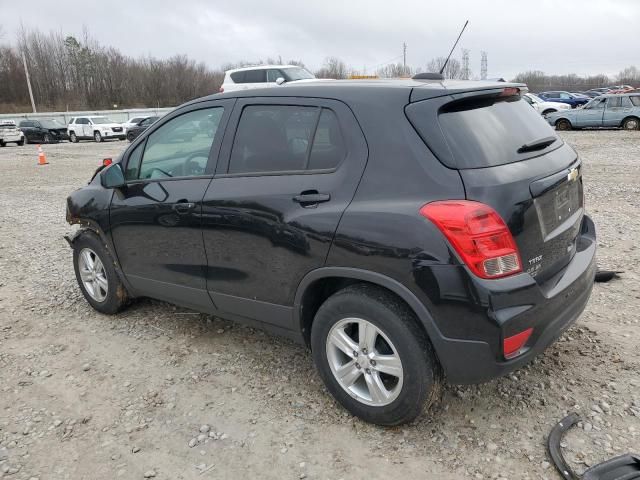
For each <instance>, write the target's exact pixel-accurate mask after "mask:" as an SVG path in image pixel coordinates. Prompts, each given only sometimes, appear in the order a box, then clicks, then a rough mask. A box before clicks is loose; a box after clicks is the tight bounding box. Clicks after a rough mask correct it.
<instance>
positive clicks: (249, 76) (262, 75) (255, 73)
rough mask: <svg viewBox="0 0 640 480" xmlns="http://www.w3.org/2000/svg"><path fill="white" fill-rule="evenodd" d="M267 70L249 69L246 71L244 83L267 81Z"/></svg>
mask: <svg viewBox="0 0 640 480" xmlns="http://www.w3.org/2000/svg"><path fill="white" fill-rule="evenodd" d="M266 73H267V71H266V70H265V69H264V68H262V69H259V70H247V71H245V72H244V83H264V82H266V81H267V80H266V77H267V75H266Z"/></svg>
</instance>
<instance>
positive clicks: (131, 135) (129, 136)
mask: <svg viewBox="0 0 640 480" xmlns="http://www.w3.org/2000/svg"><path fill="white" fill-rule="evenodd" d="M135 139H136V137H135V135H134V134H133V133H127V140H129V142H133V141H134V140H135Z"/></svg>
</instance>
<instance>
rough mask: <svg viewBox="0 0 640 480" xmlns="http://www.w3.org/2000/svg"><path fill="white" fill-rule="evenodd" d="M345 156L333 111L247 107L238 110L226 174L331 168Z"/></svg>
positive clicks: (296, 107) (283, 106)
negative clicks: (238, 117)
mask: <svg viewBox="0 0 640 480" xmlns="http://www.w3.org/2000/svg"><path fill="white" fill-rule="evenodd" d="M318 115H320V118H318ZM314 131H315V135H314ZM345 155H346V147H345V143H344V138H343V136H342V132H341V131H340V126H339V124H338V119H337V117H336V114H335V113H334V112H333V111H331V110H329V109H326V108H322V109H320V108H317V107H302V106H292V105H251V106H247V107H245V108H244V110H243V111H242V115H241V117H240V122H239V123H238V130H237V132H236V137H235V139H234V142H233V148H232V150H231V159H230V161H229V171H228V173H236V174H237V173H268V172H300V171H305V170H320V169H331V168H335V167H336V166H337V165H338V164H339V163H340V162H341V161H342V160H343V159H344V157H345Z"/></svg>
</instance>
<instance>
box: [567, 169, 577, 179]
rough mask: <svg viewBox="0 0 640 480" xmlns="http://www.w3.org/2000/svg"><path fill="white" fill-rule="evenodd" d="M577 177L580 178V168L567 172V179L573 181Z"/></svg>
mask: <svg viewBox="0 0 640 480" xmlns="http://www.w3.org/2000/svg"><path fill="white" fill-rule="evenodd" d="M576 178H578V169H577V168H572V169H571V170H569V173H568V174H567V181H568V182H573V181H574V180H575V179H576Z"/></svg>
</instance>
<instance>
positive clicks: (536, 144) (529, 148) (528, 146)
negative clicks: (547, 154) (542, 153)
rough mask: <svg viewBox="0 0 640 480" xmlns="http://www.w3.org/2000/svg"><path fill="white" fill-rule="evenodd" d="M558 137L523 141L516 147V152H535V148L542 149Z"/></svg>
mask: <svg viewBox="0 0 640 480" xmlns="http://www.w3.org/2000/svg"><path fill="white" fill-rule="evenodd" d="M557 139H558V137H544V138H541V139H540V140H535V141H533V142H531V143H525V144H524V145H522V146H521V147H520V148H519V149H518V153H525V152H535V151H536V150H542V149H543V148H546V147H548V146H549V145H551V144H552V143H553V142H555V141H556V140H557Z"/></svg>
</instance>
